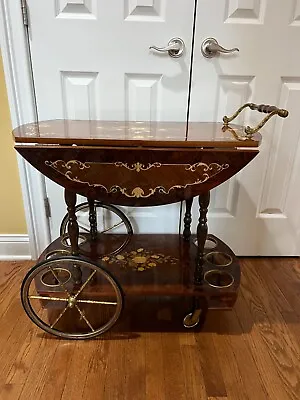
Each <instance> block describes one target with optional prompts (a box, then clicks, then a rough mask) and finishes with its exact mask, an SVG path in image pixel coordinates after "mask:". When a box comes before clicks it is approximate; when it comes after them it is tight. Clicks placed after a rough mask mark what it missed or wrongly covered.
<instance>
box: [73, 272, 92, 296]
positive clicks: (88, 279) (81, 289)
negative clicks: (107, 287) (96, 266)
mask: <svg viewBox="0 0 300 400" xmlns="http://www.w3.org/2000/svg"><path fill="white" fill-rule="evenodd" d="M96 272H97V271H96V270H94V271H93V273H92V274H91V275H90V276H89V277H88V278H87V280H86V281H85V282H84V284H83V285H82V286H81V288H80V289H79V290H78V292H77V293H76V294H75V296H74V298H75V299H76V298H77V297H78V296H79V295H80V293H81V292H82V291H83V289H84V288H85V287H86V285H87V284H88V283H89V281H90V280H91V279H92V278H93V277H94V275H95V274H96Z"/></svg>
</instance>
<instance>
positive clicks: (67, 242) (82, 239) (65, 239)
mask: <svg viewBox="0 0 300 400" xmlns="http://www.w3.org/2000/svg"><path fill="white" fill-rule="evenodd" d="M86 241H87V238H86V237H85V236H82V235H79V237H78V246H81V245H82V244H83V243H85V242H86ZM61 244H62V245H63V246H65V247H71V240H70V237H69V235H68V234H66V235H64V236H63V238H62V239H61Z"/></svg>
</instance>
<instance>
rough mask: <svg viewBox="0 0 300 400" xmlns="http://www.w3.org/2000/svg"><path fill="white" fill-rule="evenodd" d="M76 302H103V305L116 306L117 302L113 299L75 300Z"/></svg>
mask: <svg viewBox="0 0 300 400" xmlns="http://www.w3.org/2000/svg"><path fill="white" fill-rule="evenodd" d="M77 303H86V304H103V305H105V306H117V305H118V303H116V302H113V301H98V300H77Z"/></svg>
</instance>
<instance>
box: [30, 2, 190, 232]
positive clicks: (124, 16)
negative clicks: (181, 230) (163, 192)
mask: <svg viewBox="0 0 300 400" xmlns="http://www.w3.org/2000/svg"><path fill="white" fill-rule="evenodd" d="M28 7H29V10H30V45H31V52H32V60H33V73H34V80H35V87H36V98H37V105H38V115H39V119H40V120H45V119H57V118H65V119H68V118H72V119H88V120H89V119H102V120H122V121H123V120H137V121H138V120H143V121H149V125H150V124H154V123H155V121H160V120H165V121H186V115H187V101H188V88H189V78H190V59H191V43H192V28H193V16H194V0H179V1H176V2H174V1H172V0H116V1H105V0H83V1H82V0H81V1H79V0H52V1H47V2H43V4H42V5H41V4H40V3H39V2H36V1H35V0H28ZM172 37H181V38H182V39H183V40H184V42H185V45H186V50H185V53H184V55H183V56H182V57H181V58H177V59H175V58H171V57H170V56H169V55H168V53H166V54H160V53H157V52H155V51H151V50H149V46H151V45H156V46H166V45H167V44H168V42H169V40H170V39H171V38H172ZM142 133H143V132H141V134H142ZM120 161H122V160H120ZM46 189H47V194H48V197H49V199H50V205H51V209H52V218H51V232H52V238H55V237H56V236H57V235H58V230H59V223H60V220H61V218H62V217H63V215H64V213H65V207H64V203H63V194H62V190H61V189H59V188H58V187H57V185H55V184H54V183H52V182H50V181H48V180H47V182H46ZM178 211H179V210H178V205H172V206H169V207H168V211H167V212H166V211H165V207H163V208H157V209H155V208H153V209H149V210H147V211H146V210H144V211H139V210H130V215H132V219H134V224H135V226H138V227H139V231H142V232H151V231H155V232H164V231H168V232H176V231H178V217H179V212H178Z"/></svg>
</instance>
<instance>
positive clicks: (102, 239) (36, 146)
mask: <svg viewBox="0 0 300 400" xmlns="http://www.w3.org/2000/svg"><path fill="white" fill-rule="evenodd" d="M246 107H249V108H250V109H252V110H258V111H260V112H263V113H265V114H267V115H266V116H265V118H264V120H263V121H262V122H261V123H260V124H259V125H258V126H257V127H256V128H250V127H247V128H243V127H241V126H236V125H232V124H231V122H232V121H233V120H234V118H235V117H236V116H237V115H238V114H239V113H240V112H241V111H242V110H243V109H245V108H246ZM273 115H278V116H280V117H283V118H285V117H287V116H288V112H287V111H286V110H282V109H278V108H276V107H273V106H265V105H260V106H257V105H255V104H253V103H248V104H246V105H245V106H243V107H241V108H240V109H239V110H238V111H237V112H236V113H235V114H234V115H233V116H232V117H231V118H228V117H224V119H223V123H190V124H189V127H188V132H187V131H186V124H185V123H167V122H157V123H155V124H151V125H149V124H148V123H143V122H124V123H121V122H109V121H74V120H52V121H43V122H39V123H32V124H27V125H23V126H20V127H18V128H17V129H15V130H14V132H13V133H14V138H15V141H16V147H15V148H16V150H17V151H18V152H19V153H20V154H21V155H22V156H23V157H24V158H25V159H26V160H27V161H28V162H29V163H30V164H31V165H33V166H34V167H35V168H36V169H37V170H39V171H40V172H41V173H42V174H44V175H45V176H46V177H48V178H49V179H51V180H53V181H54V182H56V183H58V184H59V185H61V186H63V187H64V189H65V202H66V205H67V215H66V217H65V218H64V219H63V221H62V224H61V232H60V237H59V238H57V239H56V240H54V241H53V242H52V243H51V244H50V245H49V246H48V247H47V248H46V249H45V251H44V252H43V253H42V254H41V255H40V257H39V260H38V262H37V264H36V265H35V266H34V267H33V268H32V269H30V271H29V272H28V273H27V275H26V276H25V278H24V280H23V283H22V287H21V300H22V304H23V307H24V309H25V311H26V313H27V314H28V316H29V318H31V320H32V321H33V322H34V323H35V324H36V325H38V326H39V327H40V328H41V329H43V330H44V331H46V332H48V333H51V334H54V335H56V336H58V337H62V338H67V339H89V338H93V337H96V336H97V335H99V334H102V333H104V332H106V331H107V330H109V329H110V328H111V327H112V326H113V325H114V324H115V323H116V322H117V320H118V318H119V316H120V314H121V312H122V308H123V304H124V298H126V297H128V296H171V297H172V296H184V297H189V298H190V299H191V303H192V305H191V310H187V315H186V316H185V318H184V320H183V324H184V326H185V327H186V328H194V327H196V326H197V325H199V324H202V323H203V322H204V320H205V316H206V312H207V310H208V309H211V308H215V309H230V308H232V307H233V305H234V303H235V301H236V298H237V292H238V288H239V284H240V266H239V262H238V259H237V258H236V256H235V255H234V253H233V251H232V250H231V249H230V248H229V247H228V246H227V245H226V244H225V243H223V242H222V241H221V240H220V239H218V238H217V237H215V236H213V235H208V227H207V211H208V206H209V197H210V196H209V193H210V190H211V189H213V188H214V187H216V186H218V185H220V184H221V183H223V182H225V181H226V180H227V179H229V178H231V177H232V176H233V175H235V174H236V173H237V172H239V171H240V170H241V169H242V168H244V167H245V166H246V165H247V164H248V163H249V162H250V161H251V160H253V158H254V157H255V156H256V155H257V154H258V147H259V145H260V142H261V135H260V133H259V130H260V129H261V128H262V127H263V125H264V124H265V123H266V122H267V121H268V120H269V119H270V118H271V117H272V116H273ZM149 126H150V127H149ZM77 194H80V195H82V196H85V197H86V198H87V202H85V203H82V204H79V205H76V197H77ZM196 196H198V199H199V207H200V217H199V223H198V228H197V234H196V235H192V234H191V221H192V212H191V210H192V203H193V199H194V197H196ZM180 201H184V202H185V216H184V231H183V235H176V234H168V235H163V234H155V235H154V234H151V235H149V234H146V235H145V234H134V233H133V229H132V226H131V223H130V221H129V219H128V218H127V217H126V216H125V214H124V213H123V212H122V211H121V209H119V208H118V207H117V206H134V207H142V206H159V205H164V204H171V203H175V202H180ZM83 215H85V216H88V218H87V219H88V223H89V226H88V228H87V226H86V224H85V225H84V224H82V223H81V222H80V221H81V218H82V216H83ZM107 220H108V221H110V222H109V225H108V227H107V226H106V225H105V222H104V221H107ZM145 318H146V316H145Z"/></svg>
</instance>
